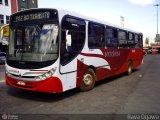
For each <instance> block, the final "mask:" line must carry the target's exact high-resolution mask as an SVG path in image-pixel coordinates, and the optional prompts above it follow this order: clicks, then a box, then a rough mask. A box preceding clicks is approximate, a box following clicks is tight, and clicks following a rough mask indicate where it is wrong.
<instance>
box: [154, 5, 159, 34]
mask: <svg viewBox="0 0 160 120" xmlns="http://www.w3.org/2000/svg"><path fill="white" fill-rule="evenodd" d="M154 6H155V7H157V35H158V7H159V6H160V4H156V5H154Z"/></svg>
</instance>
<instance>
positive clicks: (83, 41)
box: [6, 9, 143, 93]
mask: <svg viewBox="0 0 160 120" xmlns="http://www.w3.org/2000/svg"><path fill="white" fill-rule="evenodd" d="M142 38H143V36H142V34H141V33H140V32H135V31H132V30H129V29H124V28H120V27H117V26H114V25H112V24H109V23H106V22H102V21H99V20H95V19H92V18H88V17H85V16H82V15H79V14H76V13H74V12H68V11H65V10H56V9H31V10H25V11H21V12H18V13H15V14H13V15H11V18H10V40H9V49H8V53H7V60H6V83H7V85H9V86H12V87H16V88H20V89H24V90H31V91H38V92H49V93H60V92H64V91H67V90H70V89H73V88H77V87H78V88H80V89H81V90H82V91H88V90H91V89H92V88H93V87H94V84H95V82H96V81H99V80H103V79H105V78H108V77H111V76H115V75H118V74H120V73H123V72H127V73H128V74H131V72H132V69H133V68H135V67H137V66H139V65H141V63H142V60H143V47H142Z"/></svg>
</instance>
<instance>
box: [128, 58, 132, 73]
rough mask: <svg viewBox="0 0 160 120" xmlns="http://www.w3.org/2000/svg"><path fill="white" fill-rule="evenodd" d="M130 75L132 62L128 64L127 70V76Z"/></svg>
mask: <svg viewBox="0 0 160 120" xmlns="http://www.w3.org/2000/svg"><path fill="white" fill-rule="evenodd" d="M131 73H132V62H131V61H129V62H128V68H127V75H130V74H131Z"/></svg>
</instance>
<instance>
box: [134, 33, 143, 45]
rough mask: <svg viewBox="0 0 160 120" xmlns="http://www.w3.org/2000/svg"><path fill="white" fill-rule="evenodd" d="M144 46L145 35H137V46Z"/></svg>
mask: <svg viewBox="0 0 160 120" xmlns="http://www.w3.org/2000/svg"><path fill="white" fill-rule="evenodd" d="M142 46H143V36H142V35H137V34H136V35H135V47H136V48H138V47H142Z"/></svg>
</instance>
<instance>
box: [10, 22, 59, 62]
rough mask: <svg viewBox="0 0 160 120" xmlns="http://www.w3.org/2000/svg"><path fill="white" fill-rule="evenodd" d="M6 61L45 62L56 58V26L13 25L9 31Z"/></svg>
mask: <svg viewBox="0 0 160 120" xmlns="http://www.w3.org/2000/svg"><path fill="white" fill-rule="evenodd" d="M8 52H9V53H8V60H13V61H24V62H25V61H26V62H27V61H29V62H45V61H53V60H56V59H57V57H58V24H53V23H52V24H49V23H43V24H42V23H41V24H33V25H15V26H11V29H10V44H9V51H8Z"/></svg>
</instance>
